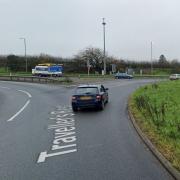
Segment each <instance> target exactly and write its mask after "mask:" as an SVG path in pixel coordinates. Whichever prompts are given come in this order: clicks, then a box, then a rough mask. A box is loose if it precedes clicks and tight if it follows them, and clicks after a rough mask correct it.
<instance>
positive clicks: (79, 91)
mask: <svg viewBox="0 0 180 180" xmlns="http://www.w3.org/2000/svg"><path fill="white" fill-rule="evenodd" d="M76 94H98V88H97V87H80V88H77V89H76Z"/></svg>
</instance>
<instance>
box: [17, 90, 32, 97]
mask: <svg viewBox="0 0 180 180" xmlns="http://www.w3.org/2000/svg"><path fill="white" fill-rule="evenodd" d="M18 91H19V92H22V93H24V94H26V95H28V97H29V98H31V97H32V95H31V94H30V93H29V92H27V91H23V90H18Z"/></svg>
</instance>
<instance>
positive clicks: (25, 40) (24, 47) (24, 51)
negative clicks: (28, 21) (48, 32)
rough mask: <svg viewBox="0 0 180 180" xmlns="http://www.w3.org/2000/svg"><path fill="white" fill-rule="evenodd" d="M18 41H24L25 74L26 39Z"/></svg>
mask: <svg viewBox="0 0 180 180" xmlns="http://www.w3.org/2000/svg"><path fill="white" fill-rule="evenodd" d="M19 39H22V40H23V41H24V57H25V61H26V73H27V55H26V38H19Z"/></svg>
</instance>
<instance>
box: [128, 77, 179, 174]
mask: <svg viewBox="0 0 180 180" xmlns="http://www.w3.org/2000/svg"><path fill="white" fill-rule="evenodd" d="M129 108H130V110H131V112H132V114H133V116H134V117H135V119H136V122H137V124H138V125H139V127H140V128H141V130H142V131H143V132H144V133H145V134H146V135H147V137H148V138H149V139H150V140H151V142H152V143H153V144H154V145H155V146H156V147H157V148H158V150H159V151H160V152H161V153H162V154H163V155H164V156H165V157H166V159H168V160H169V161H170V162H171V163H172V165H173V166H174V167H175V168H176V169H177V170H179V171H180V81H171V82H170V81H166V82H161V83H158V84H151V85H147V86H144V87H141V88H139V89H138V90H137V91H136V92H134V93H133V95H132V97H131V100H130V104H129Z"/></svg>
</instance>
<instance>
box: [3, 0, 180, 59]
mask: <svg viewBox="0 0 180 180" xmlns="http://www.w3.org/2000/svg"><path fill="white" fill-rule="evenodd" d="M102 17H105V18H106V22H107V25H106V46H107V51H108V54H109V55H112V56H115V57H118V58H128V59H135V60H143V59H146V60H147V59H150V42H151V41H153V56H154V58H158V57H159V56H160V54H164V55H165V56H166V57H167V58H169V59H174V58H178V59H180V0H0V54H10V53H13V54H18V55H20V54H21V55H23V53H24V46H23V41H22V40H20V39H19V38H20V37H25V38H26V40H27V54H29V55H39V54H40V53H45V54H50V55H53V56H63V57H72V56H73V55H75V54H77V53H78V52H79V51H80V50H82V49H84V48H86V47H89V46H92V47H98V48H103V34H102V30H103V29H102V24H101V23H102Z"/></svg>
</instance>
